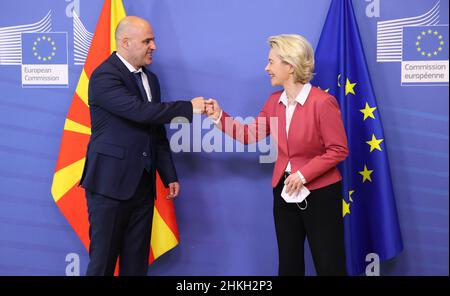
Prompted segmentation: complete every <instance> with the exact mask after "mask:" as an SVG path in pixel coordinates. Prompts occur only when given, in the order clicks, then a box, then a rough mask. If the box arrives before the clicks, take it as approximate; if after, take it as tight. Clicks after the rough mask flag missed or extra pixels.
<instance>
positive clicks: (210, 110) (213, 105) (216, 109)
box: [205, 99, 222, 120]
mask: <svg viewBox="0 0 450 296" xmlns="http://www.w3.org/2000/svg"><path fill="white" fill-rule="evenodd" d="M205 108H206V114H207V115H208V116H209V117H210V118H211V119H213V120H218V119H219V116H220V112H221V111H222V109H221V108H220V105H219V103H218V102H217V100H215V99H209V100H206V101H205Z"/></svg>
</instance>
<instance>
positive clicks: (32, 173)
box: [0, 0, 449, 275]
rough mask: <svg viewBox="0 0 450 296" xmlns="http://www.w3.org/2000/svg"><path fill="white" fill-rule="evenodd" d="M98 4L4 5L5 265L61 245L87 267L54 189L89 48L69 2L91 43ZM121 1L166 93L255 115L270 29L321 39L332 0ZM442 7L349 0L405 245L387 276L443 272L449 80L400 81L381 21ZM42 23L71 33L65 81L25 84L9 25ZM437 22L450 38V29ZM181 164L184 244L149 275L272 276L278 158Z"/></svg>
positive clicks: (1, 197) (0, 26)
mask: <svg viewBox="0 0 450 296" xmlns="http://www.w3.org/2000/svg"><path fill="white" fill-rule="evenodd" d="M102 2H103V1H87V0H65V1H63V0H58V1H55V0H42V1H31V0H16V1H2V2H1V4H0V8H1V9H0V16H1V17H0V90H1V92H0V275H64V274H65V270H66V266H67V264H68V263H67V262H66V256H67V254H69V253H76V254H78V255H79V257H80V264H81V266H80V267H81V273H82V274H84V271H85V269H86V266H87V263H88V254H87V251H86V250H85V249H84V247H83V246H82V244H81V242H80V241H79V239H78V238H77V236H76V235H75V233H74V232H73V231H72V229H71V228H70V226H69V225H68V223H67V222H66V220H65V219H64V217H63V216H62V214H61V213H60V211H59V209H58V208H57V206H56V204H55V203H54V201H53V198H52V196H51V192H50V188H51V183H52V178H53V173H54V170H55V165H56V160H57V157H58V152H59V145H60V137H61V134H62V130H63V125H64V121H65V118H66V113H67V110H68V107H69V105H70V103H71V100H72V96H73V93H74V90H75V87H76V84H77V82H78V78H79V75H80V73H81V70H82V64H83V54H81V56H76V55H75V54H74V50H75V49H81V53H82V49H83V48H85V47H86V45H83V43H82V42H79V41H78V40H76V39H75V38H74V35H75V31H76V30H75V29H74V19H73V15H72V13H71V11H72V9H75V11H76V12H77V15H78V16H79V19H77V20H76V21H77V22H80V23H81V24H82V25H83V26H84V27H85V29H86V31H85V32H84V33H83V34H82V35H83V36H84V37H85V38H86V40H89V36H90V33H92V32H94V30H95V26H96V22H97V18H98V15H99V12H100V9H101V6H102ZM123 3H124V6H125V10H126V12H127V14H128V15H138V16H141V17H145V18H147V19H148V20H150V22H151V23H152V25H153V28H154V32H155V35H156V44H157V51H156V52H155V56H154V64H153V65H151V68H152V70H153V71H154V72H156V73H157V74H158V75H159V78H160V81H161V84H162V85H161V86H162V92H163V100H166V101H171V100H176V99H186V100H187V99H189V98H190V97H193V96H199V95H201V96H206V97H214V98H217V99H218V100H219V102H220V103H221V105H222V107H223V108H224V109H225V110H226V111H227V112H229V113H230V114H232V115H239V116H242V117H244V118H245V117H247V116H255V115H257V113H258V112H259V110H260V108H261V107H262V105H263V103H264V102H265V100H266V99H267V97H268V95H269V94H271V93H272V92H273V91H274V90H275V89H274V88H272V87H271V86H270V81H269V79H268V77H267V75H266V73H265V72H264V66H265V64H266V61H267V53H268V46H267V43H266V40H267V37H268V36H271V35H275V34H281V33H299V34H302V35H304V36H305V37H306V38H307V39H309V40H310V42H311V43H312V45H313V47H315V46H316V44H317V42H318V39H319V36H320V32H321V30H322V26H323V23H324V20H325V17H326V14H327V11H328V7H329V4H330V0H318V1H306V0H283V1H274V0H258V1H256V0H252V1H238V0H227V1H219V0H213V1H211V0H208V1H207V0H190V1H175V0H164V1H157V0H134V1H129V0H123ZM436 4H438V6H437V7H438V13H437V14H438V17H437V20H438V21H437V24H439V25H444V24H448V21H449V20H448V19H449V17H448V6H449V5H448V4H449V3H448V1H447V0H440V1H439V0H397V1H388V0H371V1H363V0H353V6H354V10H355V14H356V17H357V21H358V24H359V29H360V32H361V38H362V42H363V45H364V49H365V53H366V57H367V62H368V66H369V70H370V73H371V76H372V83H373V85H374V89H375V94H376V96H377V100H378V108H379V113H380V115H381V117H382V120H383V125H384V131H385V143H386V147H387V150H388V153H389V157H390V167H391V173H392V178H393V185H394V191H395V194H396V201H397V206H398V214H399V219H400V226H401V230H402V234H403V239H404V244H405V249H404V251H403V252H402V253H401V254H400V255H399V256H397V257H396V258H395V259H393V260H391V261H390V262H387V263H385V264H383V265H382V268H381V272H382V274H385V275H448V273H449V267H448V262H449V261H448V251H449V248H448V241H449V235H448V228H449V227H448V226H449V217H448V215H449V185H448V184H449V183H448V172H449V165H448V158H449V157H448V156H449V154H448V152H449V138H448V136H449V130H448V118H449V109H448V107H449V106H448V103H449V97H448V78H447V84H446V85H443V86H429V85H420V86H402V85H401V62H400V61H398V60H397V61H390V62H387V61H382V60H381V59H380V58H378V59H377V33H379V32H378V31H377V24H381V22H385V21H390V20H391V21H392V20H399V19H404V18H410V17H417V16H422V15H424V14H426V13H427V12H428V11H430V10H431V9H432V8H433V7H435V5H436ZM368 6H369V7H368ZM370 8H372V9H370ZM435 14H436V12H435ZM48 15H49V17H48ZM45 16H47V19H44V18H45ZM40 20H43V23H45V24H47V25H48V23H50V26H51V31H52V32H66V33H67V41H68V42H67V52H68V61H67V63H68V83H67V85H66V86H63V87H59V88H50V87H39V88H35V87H33V88H30V87H27V85H22V80H21V61H20V57H19V59H17V58H18V56H17V55H16V56H15V55H14V53H13V54H12V55H8V53H10V49H11V48H10V47H8V44H7V42H8V38H9V37H8V36H9V35H8V32H11V29H13V28H11V27H15V26H21V25H28V24H33V23H36V22H39V21H40ZM17 28H19V29H20V28H23V27H17ZM443 29H444V30H446V32H447V35H446V36H447V37H446V38H447V39H446V40H444V42H445V45H444V46H448V44H449V43H448V42H449V40H448V26H447V27H443ZM15 54H17V52H16V53H15ZM19 54H20V50H19ZM400 59H401V57H400ZM447 65H448V57H447ZM447 75H448V74H447ZM447 77H448V76H447ZM206 123H208V122H206ZM208 130H209V129H204V130H203V134H205V133H207V132H208ZM174 132H176V130H170V131H169V134H173V133H174ZM191 149H193V145H192V144H191ZM246 151H247V150H246ZM175 161H176V166H177V169H178V173H179V176H180V181H181V187H182V193H181V196H180V197H179V198H178V199H177V200H176V202H175V207H176V212H177V219H178V226H179V231H180V244H179V246H178V247H176V248H175V249H174V250H172V251H171V252H169V253H167V254H166V255H164V256H163V257H161V258H160V259H158V260H157V262H155V263H154V264H153V265H152V266H151V268H150V271H149V274H151V275H275V274H276V272H277V249H276V240H275V232H274V225H273V217H272V192H271V186H270V180H271V174H272V164H261V163H259V154H258V153H254V152H234V153H225V152H213V153H207V152H204V151H202V152H191V153H187V152H180V153H176V154H175ZM307 263H308V266H307V267H308V268H307V269H308V274H314V267H313V265H312V261H311V258H310V255H309V254H308V259H307Z"/></svg>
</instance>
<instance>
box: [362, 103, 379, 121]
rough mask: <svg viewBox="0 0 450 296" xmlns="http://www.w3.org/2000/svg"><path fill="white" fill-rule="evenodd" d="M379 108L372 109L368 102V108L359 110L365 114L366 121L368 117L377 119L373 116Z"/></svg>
mask: <svg viewBox="0 0 450 296" xmlns="http://www.w3.org/2000/svg"><path fill="white" fill-rule="evenodd" d="M376 109H377V107H370V106H369V104H368V103H367V102H366V107H365V108H364V109H359V111H361V113H363V114H364V119H363V120H366V119H367V118H368V117H370V118H373V119H375V116H374V115H373V111H375V110H376Z"/></svg>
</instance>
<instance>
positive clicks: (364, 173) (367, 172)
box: [359, 165, 373, 183]
mask: <svg viewBox="0 0 450 296" xmlns="http://www.w3.org/2000/svg"><path fill="white" fill-rule="evenodd" d="M359 173H360V174H361V175H362V176H363V180H362V182H363V183H364V182H366V180H369V181H370V182H372V178H371V177H370V175H371V174H372V173H373V170H368V169H367V166H366V165H364V170H363V171H360V172H359Z"/></svg>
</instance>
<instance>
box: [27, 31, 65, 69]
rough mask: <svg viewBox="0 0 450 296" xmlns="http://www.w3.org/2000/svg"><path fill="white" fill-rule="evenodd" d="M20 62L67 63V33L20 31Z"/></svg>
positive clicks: (28, 63)
mask: <svg viewBox="0 0 450 296" xmlns="http://www.w3.org/2000/svg"><path fill="white" fill-rule="evenodd" d="M22 64H27V65H30V64H32V65H43V64H53V65H54V64H64V65H67V33H59V32H39V33H22Z"/></svg>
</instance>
